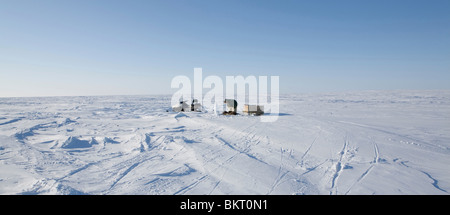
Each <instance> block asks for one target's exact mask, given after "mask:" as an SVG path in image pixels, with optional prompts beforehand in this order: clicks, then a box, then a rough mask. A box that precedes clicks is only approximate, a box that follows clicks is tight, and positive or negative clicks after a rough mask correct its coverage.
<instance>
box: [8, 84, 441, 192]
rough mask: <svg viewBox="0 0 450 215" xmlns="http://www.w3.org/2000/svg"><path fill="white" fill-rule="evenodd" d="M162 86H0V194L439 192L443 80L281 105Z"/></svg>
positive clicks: (291, 98)
mask: <svg viewBox="0 0 450 215" xmlns="http://www.w3.org/2000/svg"><path fill="white" fill-rule="evenodd" d="M170 99H171V97H170V96H98V97H46V98H0V194H449V192H450V91H370V92H355V93H329V94H302V95H282V96H280V103H281V104H280V112H281V114H280V117H279V119H278V121H276V122H273V123H262V122H260V120H259V117H257V116H253V117H252V116H243V115H239V116H221V115H214V114H213V113H211V112H210V113H172V112H166V110H167V109H168V107H169V106H170Z"/></svg>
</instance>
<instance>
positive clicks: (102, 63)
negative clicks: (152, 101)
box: [0, 0, 450, 97]
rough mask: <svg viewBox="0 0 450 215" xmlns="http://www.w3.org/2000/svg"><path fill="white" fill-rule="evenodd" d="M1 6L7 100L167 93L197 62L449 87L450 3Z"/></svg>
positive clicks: (377, 85) (293, 81)
mask: <svg viewBox="0 0 450 215" xmlns="http://www.w3.org/2000/svg"><path fill="white" fill-rule="evenodd" d="M0 5H1V7H0V97H1V96H55V95H56V96H60V95H117V94H163V93H164V94H170V93H173V92H174V91H176V89H171V88H170V82H171V80H172V78H173V77H174V76H176V75H187V76H189V77H193V68H194V67H202V68H203V75H204V76H207V75H218V76H221V77H225V76H227V75H232V76H235V75H243V76H248V75H256V76H259V75H268V76H270V75H277V76H280V91H281V93H304V92H332V91H355V90H392V89H419V90H421V89H450V13H449V11H450V1H448V0H423V1H422V0H420V1H419V0H404V1H402V0H396V1H392V0H389V1H386V0H377V1H369V0H342V1H336V0H330V1H325V0H323V1H300V0H295V1H287V0H283V1H264V0H258V1H256V0H255V1H247V0H246V1H235V0H231V1H230V0H227V1H216V0H209V1H207V0H203V1H197V0H192V1H172V0H161V1H156V0H132V1H125V0H123V1H118V0H64V1H61V0H40V1H32V0H0ZM192 80H193V79H192ZM223 80H225V78H223ZM205 91H206V89H205Z"/></svg>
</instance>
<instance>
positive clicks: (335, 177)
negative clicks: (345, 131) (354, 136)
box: [330, 136, 348, 195]
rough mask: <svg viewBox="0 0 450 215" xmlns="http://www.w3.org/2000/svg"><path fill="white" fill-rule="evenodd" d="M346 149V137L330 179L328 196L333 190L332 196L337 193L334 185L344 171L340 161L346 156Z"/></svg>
mask: <svg viewBox="0 0 450 215" xmlns="http://www.w3.org/2000/svg"><path fill="white" fill-rule="evenodd" d="M347 147H348V140H347V136H346V137H345V141H344V146H343V147H342V150H341V151H340V152H339V154H340V156H339V160H338V162H337V163H336V166H335V168H336V169H335V172H334V175H333V177H332V179H331V190H330V195H331V194H333V190H334V194H337V193H338V192H337V186H336V183H337V180H338V179H339V176H340V174H341V173H342V171H343V169H344V167H343V165H342V161H343V159H344V157H345V155H346V152H347Z"/></svg>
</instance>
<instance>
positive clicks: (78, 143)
mask: <svg viewBox="0 0 450 215" xmlns="http://www.w3.org/2000/svg"><path fill="white" fill-rule="evenodd" d="M96 144H98V142H97V141H96V140H95V139H94V138H92V139H91V140H90V141H88V140H80V139H78V138H76V137H72V136H70V137H69V138H68V139H67V140H66V141H64V143H63V144H62V145H61V148H64V149H75V148H89V147H91V146H92V145H96Z"/></svg>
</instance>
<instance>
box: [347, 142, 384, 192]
mask: <svg viewBox="0 0 450 215" xmlns="http://www.w3.org/2000/svg"><path fill="white" fill-rule="evenodd" d="M371 142H372V144H373V148H374V153H375V157H374V159H373V161H372V162H370V166H369V168H367V169H366V171H364V172H363V174H361V175H360V176H359V177H358V179H357V180H356V181H355V182H354V183H353V184H352V185H351V186H350V188H349V189H348V190H347V192H345V195H347V194H348V193H349V192H350V191H351V190H352V189H353V186H355V185H356V184H357V183H359V182H360V181H362V180H363V179H364V178H365V177H366V176H367V175H368V174H369V173H370V172H371V171H372V169H373V167H375V165H377V164H378V161H379V160H380V151H379V149H378V145H377V144H376V143H375V142H374V141H373V140H371Z"/></svg>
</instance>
